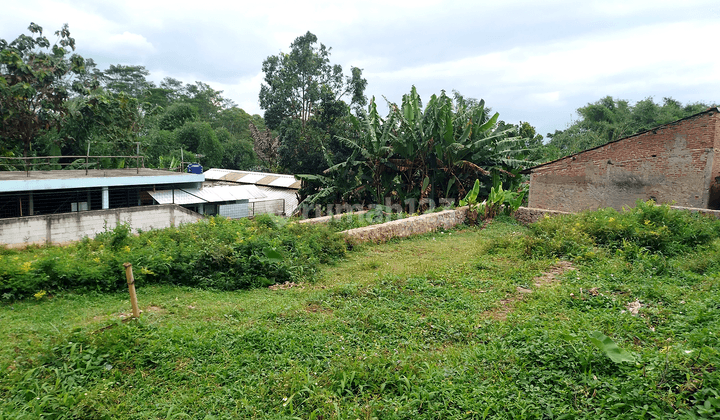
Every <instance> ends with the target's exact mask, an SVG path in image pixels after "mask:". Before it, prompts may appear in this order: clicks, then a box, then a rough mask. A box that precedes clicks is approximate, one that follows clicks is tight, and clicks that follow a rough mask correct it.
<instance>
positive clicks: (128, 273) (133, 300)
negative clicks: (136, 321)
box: [123, 263, 140, 318]
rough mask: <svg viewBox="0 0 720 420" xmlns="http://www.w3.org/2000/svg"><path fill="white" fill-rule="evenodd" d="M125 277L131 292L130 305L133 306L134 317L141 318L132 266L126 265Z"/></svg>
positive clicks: (124, 265)
mask: <svg viewBox="0 0 720 420" xmlns="http://www.w3.org/2000/svg"><path fill="white" fill-rule="evenodd" d="M123 267H125V277H127V283H128V290H130V303H131V304H132V309H133V317H134V318H140V308H139V307H138V302H137V295H136V294H135V277H133V272H132V264H130V263H125V264H123Z"/></svg>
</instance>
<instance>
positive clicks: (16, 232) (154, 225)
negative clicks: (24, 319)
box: [0, 204, 202, 248]
mask: <svg viewBox="0 0 720 420" xmlns="http://www.w3.org/2000/svg"><path fill="white" fill-rule="evenodd" d="M201 218H202V216H201V215H199V214H197V213H195V212H192V211H190V210H187V209H185V208H183V207H180V206H177V205H174V204H167V205H160V206H144V207H143V206H141V207H129V208H121V209H110V210H91V211H82V212H75V213H62V214H51V215H43V216H26V217H17V218H12V219H0V244H3V245H6V246H8V247H11V248H13V247H23V246H26V245H30V244H38V245H42V244H46V243H51V244H65V243H69V242H73V241H77V240H80V239H82V238H84V237H85V236H89V237H91V238H92V237H94V236H95V235H97V234H98V233H100V232H104V231H105V230H106V229H114V228H115V227H116V226H117V225H118V224H119V223H128V224H129V225H130V226H131V227H132V230H133V232H137V231H138V230H150V229H162V228H166V227H171V226H178V225H181V224H183V223H193V222H196V221H198V220H199V219H201Z"/></svg>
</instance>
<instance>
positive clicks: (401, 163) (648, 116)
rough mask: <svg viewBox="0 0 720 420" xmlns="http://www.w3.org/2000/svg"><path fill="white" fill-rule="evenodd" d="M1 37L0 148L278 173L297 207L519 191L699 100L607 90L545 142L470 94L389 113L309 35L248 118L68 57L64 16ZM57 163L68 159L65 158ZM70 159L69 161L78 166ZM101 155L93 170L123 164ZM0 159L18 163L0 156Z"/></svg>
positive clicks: (268, 77)
mask: <svg viewBox="0 0 720 420" xmlns="http://www.w3.org/2000/svg"><path fill="white" fill-rule="evenodd" d="M28 29H29V32H30V34H29V35H20V36H19V37H18V38H17V39H15V40H14V41H12V42H7V41H5V40H3V39H0V123H1V124H2V125H1V126H0V156H73V155H85V153H87V151H88V150H89V151H90V154H91V155H133V154H135V153H136V150H137V149H138V148H140V151H141V154H142V155H144V156H145V159H146V160H145V164H146V165H147V166H149V167H156V168H164V169H174V168H177V167H178V165H179V162H180V157H181V153H182V154H184V156H185V160H186V161H188V160H195V159H197V160H199V161H200V162H201V163H202V164H203V165H204V166H206V167H222V168H226V169H252V170H264V171H271V172H284V173H291V174H295V175H298V176H299V177H300V178H302V179H303V180H304V187H303V189H302V190H301V195H302V197H301V198H303V199H305V201H306V203H312V204H327V203H343V202H353V203H383V202H386V200H388V199H389V200H390V201H391V202H394V203H402V202H405V201H406V200H408V199H411V198H412V199H416V200H422V199H432V200H434V201H435V202H439V201H440V200H443V199H454V198H458V197H461V196H463V195H464V194H465V193H466V192H467V191H468V190H469V189H470V188H472V185H473V183H474V181H475V180H476V179H480V181H481V185H482V190H483V191H484V192H487V191H489V190H490V187H491V186H492V185H497V184H499V183H503V184H504V185H505V186H506V187H508V186H510V187H511V188H520V184H521V182H522V178H521V176H520V175H519V172H520V170H522V169H524V168H526V167H529V166H532V165H535V164H538V163H542V162H546V161H550V160H554V159H558V158H560V157H563V156H567V155H569V154H573V153H577V152H579V151H582V150H585V149H587V148H590V147H594V146H598V145H601V144H604V143H607V142H609V141H614V140H617V139H619V138H622V137H625V136H628V135H631V134H634V133H637V132H640V131H643V130H647V129H649V128H652V127H654V126H657V125H660V124H664V123H667V122H671V121H674V120H677V119H679V118H683V117H686V116H689V115H692V114H694V113H697V112H700V111H702V110H704V109H707V108H708V106H709V105H707V104H704V103H691V104H686V105H683V104H681V103H680V102H678V101H675V100H673V99H671V98H664V99H663V102H662V103H661V104H656V103H655V102H654V101H653V99H652V98H648V99H645V100H642V101H639V102H637V103H635V104H630V103H629V102H628V101H625V100H620V99H615V98H612V97H610V96H608V97H605V98H602V99H600V100H598V101H597V102H595V103H591V104H588V105H586V106H584V107H581V108H579V109H578V110H577V112H578V115H579V118H578V120H576V121H574V122H573V123H572V124H570V125H569V126H568V127H567V128H566V129H565V130H556V131H555V132H554V133H548V134H547V137H546V138H543V136H542V135H540V134H538V133H537V132H536V129H535V127H533V126H532V125H531V124H530V123H528V122H522V121H521V122H519V123H518V124H512V123H507V122H505V121H502V120H500V119H499V114H498V113H493V112H492V110H491V108H490V107H488V106H487V105H486V104H485V102H484V101H483V100H476V99H472V98H466V97H464V96H463V95H462V94H461V93H459V92H452V93H451V94H448V93H446V92H444V91H443V92H439V93H438V94H436V95H433V96H432V97H431V99H430V101H428V103H427V104H423V103H422V101H421V99H420V95H419V94H418V92H417V91H416V89H415V88H414V87H413V88H412V89H411V91H410V93H408V94H407V95H404V96H403V98H402V101H401V103H399V104H396V103H393V102H390V101H387V100H386V101H387V105H388V108H389V112H388V115H386V116H381V115H380V114H379V113H378V111H377V103H376V99H375V98H370V99H368V98H367V97H366V96H365V89H366V87H367V80H366V79H365V78H364V77H363V75H362V70H361V69H359V68H356V67H351V69H350V72H349V73H347V74H346V73H344V72H343V69H342V67H341V66H340V65H337V64H332V63H331V61H330V53H331V48H329V47H326V46H325V45H324V44H322V43H319V42H318V39H317V37H316V36H315V35H314V34H312V33H311V32H307V33H306V34H304V35H302V36H300V37H298V38H296V39H295V41H294V42H293V43H292V44H291V45H290V49H289V52H287V53H280V54H278V55H271V56H269V57H267V58H266V59H265V60H264V61H263V63H262V71H263V72H264V74H265V77H264V80H263V83H262V86H261V90H260V92H259V96H258V100H259V103H260V107H261V109H262V110H263V111H264V115H263V116H262V117H261V116H260V115H250V114H248V113H246V112H245V111H244V110H242V109H240V108H239V107H237V106H236V105H235V104H234V103H233V102H232V101H231V100H229V99H227V98H225V97H223V95H222V91H217V90H214V89H212V88H211V87H210V86H209V85H208V84H206V83H203V82H199V81H198V82H195V83H193V84H185V83H183V82H181V81H179V80H177V79H173V78H170V77H167V78H165V79H164V80H162V81H161V82H160V83H159V84H157V85H156V84H155V83H153V82H152V81H149V80H148V79H147V77H148V76H149V71H148V70H147V69H145V67H143V66H135V65H121V64H118V65H111V66H109V67H108V68H107V69H104V70H100V69H98V68H97V65H96V63H95V62H94V61H93V60H92V59H91V58H87V59H86V58H83V57H81V56H79V55H78V54H76V53H74V50H75V40H74V39H73V38H72V37H71V36H70V31H69V29H68V27H67V25H65V26H63V28H62V29H60V30H59V31H57V32H55V36H56V40H55V42H54V43H51V42H50V40H49V39H48V37H46V36H45V35H43V30H42V28H41V27H40V26H38V25H36V24H31V25H30V27H29V28H28ZM65 163H68V162H65ZM79 165H80V163H78V165H76V166H73V165H69V166H68V167H70V168H73V167H80V166H79ZM123 165H125V162H124V160H123V159H105V160H103V161H101V162H100V167H122V166H123ZM0 169H4V170H8V169H9V170H13V169H18V168H16V167H13V166H12V165H9V164H4V163H1V162H0Z"/></svg>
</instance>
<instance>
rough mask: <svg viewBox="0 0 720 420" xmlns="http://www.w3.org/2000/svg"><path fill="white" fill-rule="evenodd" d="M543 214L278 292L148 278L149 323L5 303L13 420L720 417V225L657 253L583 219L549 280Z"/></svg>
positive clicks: (550, 259)
mask: <svg viewBox="0 0 720 420" xmlns="http://www.w3.org/2000/svg"><path fill="white" fill-rule="evenodd" d="M577 217H585V216H577ZM577 220H580V219H577ZM566 222H567V223H570V225H571V226H575V225H574V223H576V220H575V219H573V220H567V221H566ZM544 223H546V224H548V226H546V227H545V228H543V224H542V223H541V224H540V225H539V226H538V227H533V230H530V229H528V228H525V227H522V226H519V225H517V224H516V223H514V222H513V221H511V220H510V219H506V218H499V219H497V220H496V221H495V222H493V223H491V224H490V225H489V226H488V227H487V228H486V229H484V230H479V229H477V228H467V227H465V228H461V229H458V230H453V231H447V232H437V233H434V234H429V235H423V236H420V237H416V238H412V239H405V240H395V241H391V242H389V243H385V244H380V245H363V246H360V247H356V248H355V250H353V252H351V253H349V254H348V255H347V257H346V258H345V259H344V260H342V261H340V262H338V263H336V264H334V265H326V266H322V268H321V269H320V271H319V273H320V274H319V275H318V277H317V280H316V281H314V282H303V283H300V284H299V286H294V287H291V288H287V289H281V290H270V289H268V288H261V289H254V290H244V291H213V290H205V289H198V288H190V287H185V286H172V285H146V286H143V287H140V288H139V289H138V296H139V300H140V306H141V308H142V309H143V310H144V313H143V315H142V317H141V319H140V320H137V321H129V322H121V321H120V315H121V314H129V312H130V304H129V301H128V296H127V293H120V292H118V293H109V294H108V293H105V294H100V293H91V294H87V293H85V294H79V293H75V292H63V293H59V294H56V295H53V296H49V295H46V296H43V297H40V298H39V299H35V298H30V299H26V300H22V301H15V302H12V303H4V304H2V305H1V306H0V336H1V337H5V339H3V340H0V419H5V418H8V419H9V418H13V419H14V418H40V417H43V418H137V419H145V418H198V419H214V418H228V419H229V418H258V419H266V418H272V419H275V418H277V419H281V418H282V419H285V418H302V419H306V418H315V419H330V418H341V419H345V418H349V419H355V418H361V419H368V418H379V419H388V418H443V419H445V418H553V419H555V418H652V417H659V418H693V416H695V417H698V418H703V417H705V418H713V417H712V416H716V417H715V418H717V416H718V413H720V400H718V398H719V395H718V393H719V392H720V391H719V390H720V374H719V373H718V372H717V370H716V369H717V367H718V364H719V360H718V358H719V354H720V353H719V350H720V345H719V343H718V338H717V334H718V331H720V323H719V322H718V320H719V319H720V293H719V292H720V290H719V289H720V278H719V277H720V266H719V265H718V262H717V257H718V255H720V239H717V237H718V236H720V235H717V232H716V231H715V233H714V234H713V233H712V232H711V234H710V236H709V237H708V239H707V241H704V242H703V243H699V244H690V245H687V244H681V245H682V246H688V247H691V248H690V249H691V252H689V253H686V252H679V253H677V254H676V255H665V254H663V255H661V256H659V255H660V254H659V253H658V252H657V251H654V250H650V251H638V250H637V249H635V250H634V251H633V253H632V254H630V253H629V252H628V250H630V249H631V248H630V247H628V246H625V247H624V248H623V247H622V246H620V247H612V246H607V245H606V244H604V243H600V241H595V240H594V239H593V238H595V236H593V234H592V232H593V231H590V229H588V230H589V231H590V233H587V234H586V235H587V237H584V236H583V237H582V238H581V239H580V240H578V241H575V242H574V243H576V244H579V245H577V246H575V247H569V246H567V244H565V245H563V246H564V247H565V249H566V253H567V254H569V255H570V256H571V258H572V259H573V266H574V268H575V270H567V271H564V272H561V273H558V274H557V277H556V278H555V279H545V280H544V281H543V283H542V284H541V285H540V286H536V285H535V283H536V282H537V280H535V279H536V277H538V276H540V275H541V274H542V273H544V272H548V271H550V270H551V269H552V267H554V266H555V265H556V264H557V262H558V261H559V258H564V255H561V254H562V252H560V251H558V249H560V245H558V244H561V242H562V241H560V240H559V239H558V238H556V237H553V236H552V234H551V231H552V230H553V229H555V228H557V226H555V225H552V224H551V222H544ZM552 223H559V222H552ZM579 223H581V225H582V226H585V225H583V223H584V222H582V221H579ZM593 223H596V222H593ZM643 223H644V222H643ZM693 223H694V222H693ZM593 226H595V225H593ZM543 229H546V230H543ZM623 229H625V228H623ZM712 229H715V228H714V227H712ZM702 231H703V232H705V231H704V230H702ZM543 235H545V236H543ZM568 235H571V234H570V233H568ZM713 235H715V236H714V237H713ZM605 236H607V234H605ZM638 236H639V237H643V236H642V235H638ZM538 237H544V238H545V241H544V242H538V241H537V238H538ZM612 243H613V244H615V242H612ZM541 244H545V246H540V245H541ZM676 248H677V247H676ZM567 249H570V251H567ZM644 249H645V248H644ZM591 253H592V254H591ZM668 254H669V253H668ZM518 288H522V290H527V289H529V290H532V293H521V292H520V291H519V289H518ZM636 300H637V301H639V302H640V303H641V304H642V305H643V306H641V307H640V309H639V313H638V314H637V315H632V314H631V313H629V312H628V310H627V309H628V308H627V305H628V303H631V302H635V301H636ZM592 331H600V332H602V333H603V334H604V335H606V336H608V337H610V338H611V339H612V340H613V341H614V342H615V343H616V344H617V345H618V346H619V347H620V348H622V349H623V350H626V351H628V352H630V353H631V354H632V355H633V356H634V357H635V359H636V361H635V362H634V363H628V362H623V363H617V364H616V363H613V362H612V361H611V360H610V359H609V358H608V357H607V356H606V355H605V353H603V351H602V350H600V349H598V348H596V347H595V346H594V345H593V344H592V342H591V341H590V339H589V337H588V333H589V332H592Z"/></svg>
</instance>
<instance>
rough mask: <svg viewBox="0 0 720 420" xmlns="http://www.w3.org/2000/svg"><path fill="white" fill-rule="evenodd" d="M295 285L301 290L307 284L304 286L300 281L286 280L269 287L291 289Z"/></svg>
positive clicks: (272, 288)
mask: <svg viewBox="0 0 720 420" xmlns="http://www.w3.org/2000/svg"><path fill="white" fill-rule="evenodd" d="M293 287H297V288H298V289H300V290H302V289H304V288H305V286H303V285H302V284H300V283H295V282H292V281H286V282H285V283H282V284H273V285H272V286H268V289H270V290H287V289H291V288H293Z"/></svg>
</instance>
